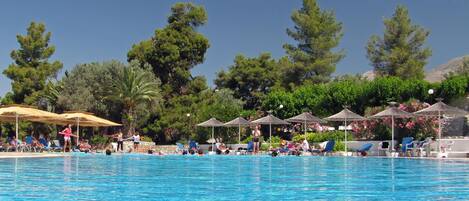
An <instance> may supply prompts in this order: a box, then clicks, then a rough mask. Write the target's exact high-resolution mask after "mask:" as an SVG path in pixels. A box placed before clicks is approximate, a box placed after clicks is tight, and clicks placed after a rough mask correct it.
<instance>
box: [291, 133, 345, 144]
mask: <svg viewBox="0 0 469 201" xmlns="http://www.w3.org/2000/svg"><path fill="white" fill-rule="evenodd" d="M344 137H345V136H344V131H330V132H323V133H307V134H306V139H307V140H308V142H310V143H318V142H324V141H328V140H335V141H336V142H338V141H343V140H344ZM304 139H305V136H304V135H295V136H294V137H293V141H295V142H300V141H303V140H304ZM347 140H350V141H351V140H354V137H353V135H352V133H350V132H347Z"/></svg>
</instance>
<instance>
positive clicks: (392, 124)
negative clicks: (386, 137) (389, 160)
mask: <svg viewBox="0 0 469 201" xmlns="http://www.w3.org/2000/svg"><path fill="white" fill-rule="evenodd" d="M393 151H394V115H391V153H392V152H393Z"/></svg>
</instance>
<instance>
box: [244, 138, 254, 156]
mask: <svg viewBox="0 0 469 201" xmlns="http://www.w3.org/2000/svg"><path fill="white" fill-rule="evenodd" d="M246 151H247V152H248V153H252V152H253V151H254V142H252V141H249V142H248V147H247V149H246Z"/></svg>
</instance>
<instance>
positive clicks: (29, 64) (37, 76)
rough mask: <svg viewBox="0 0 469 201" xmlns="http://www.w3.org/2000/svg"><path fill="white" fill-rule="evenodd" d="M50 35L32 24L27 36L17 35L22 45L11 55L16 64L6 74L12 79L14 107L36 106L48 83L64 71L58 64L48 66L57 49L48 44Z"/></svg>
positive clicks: (44, 28)
mask: <svg viewBox="0 0 469 201" xmlns="http://www.w3.org/2000/svg"><path fill="white" fill-rule="evenodd" d="M50 37H51V33H50V32H47V33H46V26H45V25H44V24H43V23H35V22H31V24H30V25H29V27H28V32H27V34H26V35H17V36H16V38H17V40H18V43H19V45H20V48H19V49H18V50H13V51H12V52H11V54H10V56H11V58H12V59H13V61H14V63H12V64H10V65H9V66H8V67H7V68H6V69H5V70H4V71H3V74H4V75H6V76H7V77H8V78H10V79H12V89H13V94H12V95H11V96H9V98H11V100H12V101H13V102H14V103H26V104H34V105H36V104H37V101H38V97H39V96H40V94H41V92H42V90H43V89H44V88H45V86H46V81H47V80H48V79H51V78H55V77H56V76H57V72H58V71H59V70H60V69H61V68H62V63H61V62H59V61H54V62H49V58H50V57H51V56H52V54H54V52H55V47H54V46H52V45H50V44H49V40H50Z"/></svg>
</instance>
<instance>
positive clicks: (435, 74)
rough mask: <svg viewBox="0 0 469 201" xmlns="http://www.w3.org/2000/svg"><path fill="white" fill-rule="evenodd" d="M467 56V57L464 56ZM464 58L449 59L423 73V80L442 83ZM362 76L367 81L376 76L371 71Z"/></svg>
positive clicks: (458, 66) (460, 64)
mask: <svg viewBox="0 0 469 201" xmlns="http://www.w3.org/2000/svg"><path fill="white" fill-rule="evenodd" d="M466 56H469V55H466ZM466 56H461V57H456V58H454V59H451V60H450V61H448V62H447V63H445V64H441V65H439V66H437V67H435V68H433V69H431V70H430V71H428V72H426V73H425V80H427V81H429V82H440V81H442V80H443V79H444V78H445V77H444V76H445V75H446V74H448V73H449V72H454V71H455V70H457V69H458V68H460V67H461V66H462V63H463V60H464V57H466ZM362 76H363V77H364V78H366V79H368V80H373V79H374V78H375V77H376V75H375V73H374V72H373V70H370V71H366V72H365V73H363V74H362Z"/></svg>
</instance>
